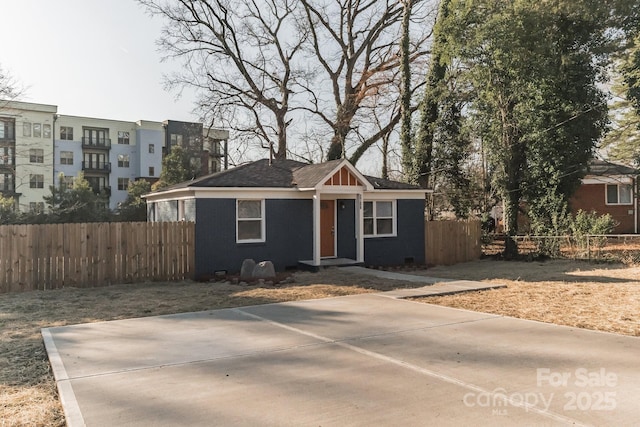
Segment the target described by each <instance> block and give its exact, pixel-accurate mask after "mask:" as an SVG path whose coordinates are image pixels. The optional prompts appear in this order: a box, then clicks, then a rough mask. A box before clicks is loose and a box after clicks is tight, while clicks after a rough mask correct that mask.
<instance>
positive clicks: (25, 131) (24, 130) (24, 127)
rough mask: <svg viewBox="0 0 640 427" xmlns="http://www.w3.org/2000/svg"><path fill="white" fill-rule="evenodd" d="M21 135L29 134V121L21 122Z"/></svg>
mask: <svg viewBox="0 0 640 427" xmlns="http://www.w3.org/2000/svg"><path fill="white" fill-rule="evenodd" d="M22 136H31V123H29V122H24V123H23V124H22Z"/></svg>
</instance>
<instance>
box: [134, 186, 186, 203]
mask: <svg viewBox="0 0 640 427" xmlns="http://www.w3.org/2000/svg"><path fill="white" fill-rule="evenodd" d="M194 197H195V194H194V192H193V190H192V189H190V188H179V189H175V190H168V191H162V192H159V193H148V194H143V195H142V196H140V198H142V199H146V200H147V201H148V202H165V201H168V200H187V199H193V198H194Z"/></svg>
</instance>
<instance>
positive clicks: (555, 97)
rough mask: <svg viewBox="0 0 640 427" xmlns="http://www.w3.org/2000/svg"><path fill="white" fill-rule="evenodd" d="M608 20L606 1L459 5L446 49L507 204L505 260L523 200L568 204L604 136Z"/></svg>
mask: <svg viewBox="0 0 640 427" xmlns="http://www.w3.org/2000/svg"><path fill="white" fill-rule="evenodd" d="M609 12H610V7H609V6H608V5H602V4H601V3H598V2H579V3H557V2H556V3H550V2H542V3H534V2H531V1H527V0H515V1H513V2H504V1H500V0H452V2H451V16H450V18H449V19H447V20H446V22H445V23H444V24H443V25H444V26H445V29H444V33H445V34H446V38H447V40H446V45H447V47H448V49H449V52H450V54H451V58H452V60H455V61H459V62H461V63H462V64H463V68H464V69H465V70H466V71H465V72H464V74H463V76H462V77H461V79H462V80H461V81H462V82H463V83H462V84H463V85H465V86H466V88H468V90H469V97H470V103H469V106H468V107H469V111H470V113H471V114H472V116H473V117H474V120H475V121H476V123H478V128H479V131H480V136H481V137H482V139H483V140H484V141H485V142H486V147H487V151H488V160H489V165H490V168H491V170H492V173H493V185H494V186H495V188H496V189H497V192H498V194H499V195H500V197H501V199H502V201H503V204H504V215H505V225H506V228H507V232H508V238H507V240H506V246H505V255H506V256H507V257H513V256H515V255H516V254H517V246H516V244H515V240H514V239H513V236H514V235H515V234H516V233H517V232H518V213H519V211H520V207H521V203H522V201H523V200H524V199H525V198H526V200H527V203H528V205H529V206H539V204H538V201H541V200H542V199H545V198H546V199H548V198H549V195H550V194H556V195H561V196H562V197H563V198H564V199H565V200H566V199H568V198H569V197H570V195H571V193H572V191H573V190H574V189H575V188H576V186H577V185H578V182H579V179H580V177H581V176H582V174H583V173H584V170H585V168H586V164H587V162H588V160H589V158H590V156H591V154H592V151H593V149H594V147H595V144H596V141H597V140H598V138H599V137H600V136H601V134H602V132H603V130H604V125H605V123H606V111H607V107H606V102H605V98H604V95H603V93H602V91H601V90H600V89H599V87H598V83H599V81H601V77H603V72H604V65H605V64H606V62H605V61H604V60H603V59H606V54H607V47H608V46H607V43H606V42H607V33H606V30H607V19H608V15H609ZM551 177H557V179H551ZM558 206H559V208H560V207H561V206H562V203H560V204H558Z"/></svg>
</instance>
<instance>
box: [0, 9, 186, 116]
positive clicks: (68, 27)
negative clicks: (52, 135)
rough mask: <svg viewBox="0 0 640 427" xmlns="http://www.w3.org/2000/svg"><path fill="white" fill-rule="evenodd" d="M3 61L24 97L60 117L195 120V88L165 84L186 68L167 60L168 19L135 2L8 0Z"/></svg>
mask: <svg viewBox="0 0 640 427" xmlns="http://www.w3.org/2000/svg"><path fill="white" fill-rule="evenodd" d="M0 15H1V16H2V25H0V40H2V48H1V49H0V65H2V67H3V68H4V69H5V70H6V71H8V72H9V73H10V74H11V75H12V76H13V77H14V78H15V79H17V80H18V81H19V82H20V83H21V84H22V85H23V86H24V87H25V88H26V92H25V95H24V96H23V97H22V98H21V100H22V101H26V102H34V103H40V104H52V105H57V106H58V113H59V114H67V115H75V116H87V117H99V118H105V119H115V120H126V121H137V120H141V119H143V120H153V121H163V120H167V119H171V120H183V121H195V120H197V116H195V115H193V114H192V110H193V100H194V95H193V93H186V92H185V93H183V95H182V97H181V98H180V99H178V100H176V95H177V94H176V93H175V92H173V93H169V92H167V91H166V90H165V89H164V88H163V75H164V74H168V73H170V72H171V71H173V70H176V69H178V68H179V64H178V63H177V62H164V63H162V62H161V59H162V53H160V52H159V51H158V48H157V46H156V44H155V42H156V40H157V39H158V37H159V36H160V30H161V27H162V22H161V21H160V19H159V18H156V17H154V18H151V17H150V16H149V15H148V14H147V13H146V11H145V10H144V9H143V8H142V7H141V6H139V5H138V4H137V3H136V2H135V1H134V0H2V7H0Z"/></svg>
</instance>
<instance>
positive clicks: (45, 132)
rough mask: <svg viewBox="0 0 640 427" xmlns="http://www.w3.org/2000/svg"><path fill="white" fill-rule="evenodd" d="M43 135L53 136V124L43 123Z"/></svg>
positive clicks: (46, 136)
mask: <svg viewBox="0 0 640 427" xmlns="http://www.w3.org/2000/svg"><path fill="white" fill-rule="evenodd" d="M42 136H43V137H45V138H51V125H48V124H46V123H45V124H44V125H42Z"/></svg>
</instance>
